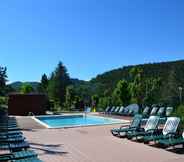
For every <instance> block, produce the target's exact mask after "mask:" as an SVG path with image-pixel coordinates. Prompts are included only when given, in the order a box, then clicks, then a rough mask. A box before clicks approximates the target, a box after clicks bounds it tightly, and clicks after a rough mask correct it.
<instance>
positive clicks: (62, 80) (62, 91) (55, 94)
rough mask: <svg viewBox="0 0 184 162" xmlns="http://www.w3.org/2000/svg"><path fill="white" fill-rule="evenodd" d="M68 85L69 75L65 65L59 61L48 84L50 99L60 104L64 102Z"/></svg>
mask: <svg viewBox="0 0 184 162" xmlns="http://www.w3.org/2000/svg"><path fill="white" fill-rule="evenodd" d="M68 85H70V77H69V74H68V73H67V69H66V67H65V66H64V65H63V64H62V63H61V62H59V64H58V66H57V67H56V69H55V71H54V72H53V73H52V74H51V78H50V80H49V85H48V94H49V97H50V99H52V100H54V101H55V102H59V104H60V106H62V105H63V104H64V102H65V97H66V87H67V86H68Z"/></svg>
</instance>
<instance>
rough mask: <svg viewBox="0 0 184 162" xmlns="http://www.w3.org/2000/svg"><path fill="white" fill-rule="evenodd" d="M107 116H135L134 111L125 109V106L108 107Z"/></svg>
mask: <svg viewBox="0 0 184 162" xmlns="http://www.w3.org/2000/svg"><path fill="white" fill-rule="evenodd" d="M104 113H105V114H110V115H122V116H133V115H135V114H134V111H133V110H132V109H131V110H130V109H128V108H127V107H123V106H118V107H115V106H113V107H110V106H108V107H107V108H106V109H105V112H104Z"/></svg>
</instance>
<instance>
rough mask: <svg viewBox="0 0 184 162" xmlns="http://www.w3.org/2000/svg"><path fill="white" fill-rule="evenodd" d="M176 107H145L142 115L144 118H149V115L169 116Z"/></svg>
mask: <svg viewBox="0 0 184 162" xmlns="http://www.w3.org/2000/svg"><path fill="white" fill-rule="evenodd" d="M173 110H174V108H173V107H155V106H154V107H148V106H147V107H145V108H144V110H143V112H142V115H143V117H144V118H148V117H149V116H154V115H156V116H160V117H169V116H170V115H171V114H172V112H173Z"/></svg>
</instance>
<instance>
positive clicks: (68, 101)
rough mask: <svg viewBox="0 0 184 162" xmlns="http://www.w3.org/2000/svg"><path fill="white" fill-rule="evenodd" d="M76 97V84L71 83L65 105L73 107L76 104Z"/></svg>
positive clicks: (67, 89)
mask: <svg viewBox="0 0 184 162" xmlns="http://www.w3.org/2000/svg"><path fill="white" fill-rule="evenodd" d="M75 99H76V93H75V90H74V86H73V85H70V86H68V87H67V88H66V101H65V105H66V106H67V108H68V109H72V108H71V107H72V106H73V105H74V103H75Z"/></svg>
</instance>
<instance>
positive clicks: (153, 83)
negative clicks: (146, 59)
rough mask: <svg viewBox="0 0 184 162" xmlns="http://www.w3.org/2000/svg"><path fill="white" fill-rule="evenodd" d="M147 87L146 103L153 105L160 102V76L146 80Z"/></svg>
mask: <svg viewBox="0 0 184 162" xmlns="http://www.w3.org/2000/svg"><path fill="white" fill-rule="evenodd" d="M144 85H145V87H144V89H146V93H145V96H144V101H143V102H144V104H146V105H150V104H151V105H152V104H154V103H157V102H158V94H159V93H160V89H161V80H160V78H149V79H146V80H145V83H144Z"/></svg>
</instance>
